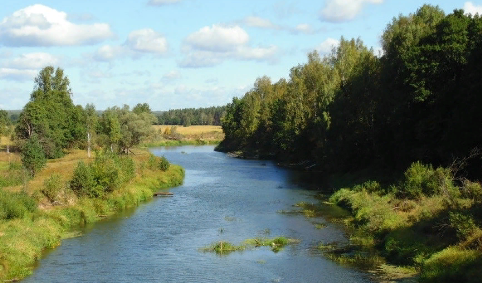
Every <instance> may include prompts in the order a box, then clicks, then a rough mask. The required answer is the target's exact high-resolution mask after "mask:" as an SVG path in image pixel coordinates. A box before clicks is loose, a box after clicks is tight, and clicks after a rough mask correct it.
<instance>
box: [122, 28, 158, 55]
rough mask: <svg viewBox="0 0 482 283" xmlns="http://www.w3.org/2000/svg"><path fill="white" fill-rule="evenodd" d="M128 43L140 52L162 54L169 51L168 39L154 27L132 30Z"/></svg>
mask: <svg viewBox="0 0 482 283" xmlns="http://www.w3.org/2000/svg"><path fill="white" fill-rule="evenodd" d="M126 45H127V46H129V47H130V48H131V49H132V50H134V51H138V52H145V53H158V54H162V53H165V52H166V51H167V40H166V39H165V38H164V37H163V36H162V35H161V34H159V33H157V32H155V31H154V30H152V29H140V30H135V31H133V32H131V33H130V34H129V36H128V37H127V41H126Z"/></svg>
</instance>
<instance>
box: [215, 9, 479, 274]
mask: <svg viewBox="0 0 482 283" xmlns="http://www.w3.org/2000/svg"><path fill="white" fill-rule="evenodd" d="M381 44H382V47H383V51H382V52H381V53H380V54H375V52H374V50H371V49H369V48H367V47H366V46H365V45H364V44H363V41H362V40H361V39H360V38H358V39H345V38H341V40H340V44H339V46H337V47H335V48H333V50H332V52H331V53H330V54H327V55H325V56H320V55H319V54H318V53H317V52H311V53H309V54H308V60H307V62H306V63H304V64H299V65H298V66H294V67H293V68H291V70H290V74H289V78H287V79H280V80H279V81H277V82H272V81H271V79H270V78H269V77H267V76H264V77H261V78H258V79H257V80H256V81H255V82H254V86H253V88H252V89H251V90H250V91H248V92H247V93H246V94H245V95H244V96H243V97H242V98H233V100H232V102H231V103H230V104H228V106H227V109H226V115H225V117H224V119H223V123H222V128H223V130H224V133H225V140H224V141H223V142H222V143H221V144H220V145H219V146H218V147H217V150H220V151H230V152H235V153H236V154H238V155H240V156H244V157H247V158H270V159H275V160H277V161H278V162H279V163H280V164H286V165H289V166H292V167H295V168H300V169H308V170H312V171H314V172H317V176H318V177H317V178H318V179H331V181H332V182H331V183H328V185H325V186H328V187H326V188H324V192H325V193H327V194H328V195H327V196H324V197H322V199H324V200H325V202H321V203H320V204H319V205H314V204H312V205H310V204H301V205H300V206H303V207H304V208H305V211H306V213H307V214H310V215H318V216H322V217H328V216H327V215H328V214H327V212H326V209H323V208H324V207H325V206H326V204H332V205H338V206H341V207H344V208H346V209H347V210H348V211H349V212H350V215H351V216H350V217H347V218H344V219H343V220H342V222H343V223H345V224H347V225H348V226H350V227H351V228H353V229H355V230H354V231H355V232H353V233H352V234H351V240H352V243H353V244H355V245H357V246H361V250H362V252H360V251H359V250H358V251H357V250H356V249H355V250H351V251H350V250H349V252H348V253H350V252H351V253H355V254H356V255H357V256H356V258H357V259H356V261H361V262H364V263H365V264H371V263H372V262H373V261H374V260H376V259H377V258H378V257H377V256H368V257H367V256H366V254H367V253H368V251H369V250H370V249H372V248H374V249H376V250H378V251H379V253H378V256H381V258H382V259H383V260H382V261H384V260H386V261H387V262H388V263H391V264H395V265H398V266H405V267H409V268H413V269H414V270H415V272H417V273H420V277H419V280H420V281H422V282H478V281H479V280H480V276H481V273H480V266H481V265H482V253H481V250H482V245H481V243H482V213H481V212H482V187H481V185H480V183H479V182H480V180H481V179H482V175H481V174H480V173H481V171H480V168H481V165H482V162H481V153H482V152H481V149H482V148H481V147H482V133H481V131H480V130H479V128H478V125H481V124H482V111H480V107H481V105H482V96H481V89H482V81H481V80H480V78H482V64H481V62H482V18H481V17H480V15H475V16H472V15H470V14H465V13H464V11H463V10H454V11H453V13H450V14H445V12H443V11H442V10H441V9H440V8H439V7H438V6H437V7H436V6H431V5H424V6H422V7H420V8H419V9H418V10H417V11H416V12H414V13H412V14H409V15H399V16H398V17H395V18H393V20H392V21H391V22H390V23H388V25H387V26H386V28H385V30H384V32H383V34H382V35H381ZM340 179H343V182H339V181H340ZM349 179H351V182H347V180H349ZM330 190H332V191H331V192H330ZM333 192H334V193H333ZM332 246H333V245H332V244H330V243H327V244H326V245H321V247H320V248H321V249H323V250H325V251H327V252H328V253H330V250H331V255H333V257H334V258H336V259H338V260H339V261H340V262H341V263H346V262H350V261H353V259H352V258H347V257H344V256H343V255H341V256H340V253H341V252H347V251H346V250H343V249H336V248H333V247H332Z"/></svg>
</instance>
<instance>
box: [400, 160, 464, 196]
mask: <svg viewBox="0 0 482 283" xmlns="http://www.w3.org/2000/svg"><path fill="white" fill-rule="evenodd" d="M404 176H405V180H404V182H403V183H402V185H401V186H400V187H399V188H398V191H397V192H396V193H397V196H399V197H407V198H412V199H416V198H420V197H421V196H423V195H425V196H433V195H436V194H444V195H446V196H448V197H450V198H451V199H452V198H454V197H456V196H457V193H458V190H457V188H455V186H454V185H453V177H452V174H451V172H450V170H449V169H445V168H441V167H439V168H437V169H436V170H434V169H433V168H432V165H424V164H422V163H420V162H415V163H412V165H410V167H409V168H408V169H407V170H406V171H405V173H404Z"/></svg>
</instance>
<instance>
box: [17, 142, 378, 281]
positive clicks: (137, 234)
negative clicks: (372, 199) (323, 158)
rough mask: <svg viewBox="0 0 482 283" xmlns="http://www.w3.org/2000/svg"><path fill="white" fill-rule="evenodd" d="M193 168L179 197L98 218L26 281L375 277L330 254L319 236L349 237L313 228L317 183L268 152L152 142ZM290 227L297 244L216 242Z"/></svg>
mask: <svg viewBox="0 0 482 283" xmlns="http://www.w3.org/2000/svg"><path fill="white" fill-rule="evenodd" d="M151 151H152V152H153V153H154V154H156V155H159V156H160V155H164V156H165V157H167V158H168V159H169V160H170V161H171V162H172V163H176V164H179V165H181V166H183V167H184V168H185V169H186V178H185V181H184V185H182V186H180V187H178V188H173V189H171V192H173V193H174V196H173V197H168V198H155V199H154V200H152V201H150V202H148V203H145V204H142V205H141V206H140V207H137V208H136V209H133V210H129V211H126V212H124V213H122V214H119V215H118V216H116V217H114V218H111V219H108V220H105V221H101V222H98V223H95V224H94V225H93V226H92V227H88V228H86V231H85V234H84V235H83V236H81V237H77V238H72V239H67V240H64V241H63V242H62V245H61V246H60V247H58V248H56V249H54V250H52V251H50V252H49V253H48V254H47V255H46V256H45V257H44V258H43V259H42V260H41V261H40V263H39V266H38V267H37V268H36V269H35V271H34V274H33V275H32V276H30V277H28V278H26V279H25V280H23V281H22V282H229V283H234V282H290V283H291V282H300V283H308V282H344V283H346V282H371V279H370V277H369V275H367V274H366V273H363V272H361V271H357V270H354V269H351V268H348V267H345V266H341V265H338V264H336V263H334V262H333V261H330V260H329V259H326V258H325V257H324V256H323V255H322V254H321V253H320V252H318V251H317V250H316V248H315V247H316V245H317V244H318V243H319V242H320V241H321V242H324V243H329V242H334V241H337V242H344V241H346V238H345V236H344V233H343V231H342V229H341V228H340V227H337V226H336V225H334V224H330V223H325V224H327V227H325V228H323V229H316V228H315V226H314V225H313V221H316V222H318V223H323V222H324V221H323V220H322V219H316V220H311V221H310V220H307V219H306V218H305V217H304V216H302V215H296V214H295V215H293V214H286V213H280V211H290V210H293V209H294V208H293V204H295V203H297V202H299V201H310V202H312V201H313V198H312V196H313V195H314V194H315V192H314V191H313V190H310V184H309V183H305V182H303V178H301V177H300V175H298V174H297V173H296V172H293V171H290V170H287V169H283V168H279V167H277V166H276V165H275V164H274V163H272V162H269V161H256V160H241V159H236V158H232V157H229V156H227V155H226V154H224V153H219V152H215V151H213V147H212V146H198V147H196V146H182V147H166V148H164V147H162V148H152V149H151ZM276 236H286V237H289V238H295V239H298V240H299V241H300V242H299V243H298V244H294V245H290V246H287V247H286V248H285V249H283V250H281V251H280V252H277V253H275V252H273V251H271V250H270V249H269V248H268V247H263V248H256V249H253V250H245V251H240V252H233V253H231V254H228V255H217V254H215V253H212V252H203V251H202V248H204V247H207V246H210V245H211V244H213V243H215V242H218V241H229V242H231V243H233V244H240V243H242V241H244V240H245V239H248V238H255V237H270V238H273V237H276Z"/></svg>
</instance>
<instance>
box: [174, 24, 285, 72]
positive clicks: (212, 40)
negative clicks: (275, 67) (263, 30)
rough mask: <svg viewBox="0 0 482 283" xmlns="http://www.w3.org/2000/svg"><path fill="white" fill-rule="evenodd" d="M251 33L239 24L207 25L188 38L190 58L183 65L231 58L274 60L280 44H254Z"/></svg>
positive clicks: (191, 65) (207, 64)
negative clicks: (264, 45)
mask: <svg viewBox="0 0 482 283" xmlns="http://www.w3.org/2000/svg"><path fill="white" fill-rule="evenodd" d="M248 43H249V35H248V34H247V33H246V31H244V30H243V29H242V28H241V27H239V26H221V25H213V26H211V27H203V28H202V29H200V30H199V31H197V32H194V33H192V34H191V35H189V36H188V37H187V38H186V39H185V40H184V46H183V51H184V52H185V53H186V54H187V56H186V58H185V59H184V60H183V61H182V62H181V63H180V65H181V66H182V67H190V68H199V67H208V66H214V65H217V64H220V63H221V62H223V61H224V60H227V59H238V60H257V61H263V60H274V55H275V53H276V52H277V47H276V46H269V47H256V48H253V47H250V46H249V45H248Z"/></svg>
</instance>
